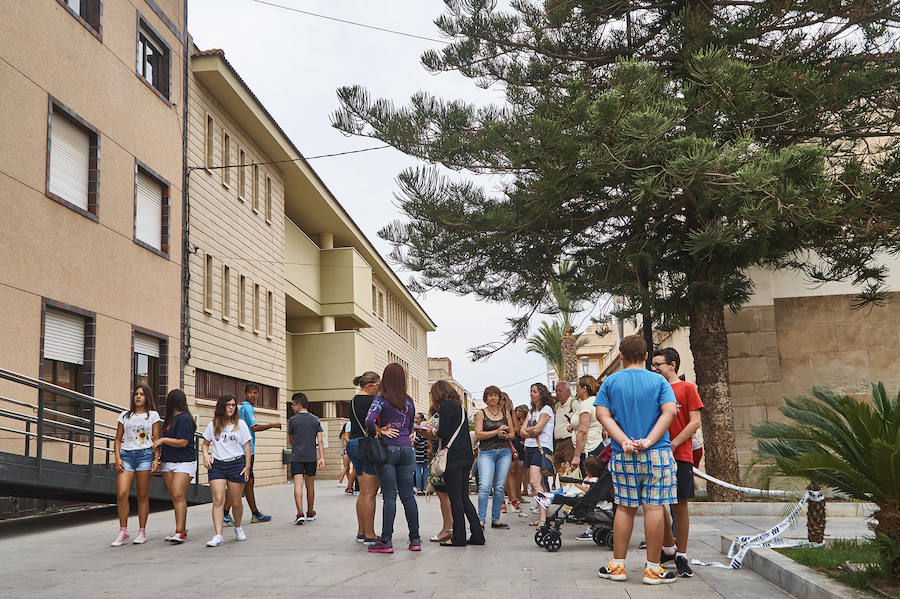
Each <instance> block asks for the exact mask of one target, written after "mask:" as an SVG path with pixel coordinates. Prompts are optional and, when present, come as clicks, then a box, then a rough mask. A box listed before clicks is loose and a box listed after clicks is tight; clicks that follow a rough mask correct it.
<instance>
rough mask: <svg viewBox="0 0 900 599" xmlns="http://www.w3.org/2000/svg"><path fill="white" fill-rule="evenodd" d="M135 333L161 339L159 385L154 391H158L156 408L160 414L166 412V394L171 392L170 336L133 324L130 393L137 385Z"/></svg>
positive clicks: (158, 364)
mask: <svg viewBox="0 0 900 599" xmlns="http://www.w3.org/2000/svg"><path fill="white" fill-rule="evenodd" d="M135 334H140V335H145V336H147V337H153V338H154V339H156V340H157V341H159V361H158V363H157V368H159V374H158V376H157V385H156V389H153V392H154V393H156V409H157V410H158V411H159V412H160V415H162V414H163V413H164V410H165V405H166V395H167V394H168V392H169V390H168V389H169V336H168V335H164V334H162V333H160V332H158V331H154V330H152V329H147V328H144V327H140V326H137V325H131V387H132V388H131V389H130V390H129V394H130V393H131V392H132V391H134V386H135V380H134V379H135V376H136V366H137V364H135V355H136V354H135V353H134V336H135Z"/></svg>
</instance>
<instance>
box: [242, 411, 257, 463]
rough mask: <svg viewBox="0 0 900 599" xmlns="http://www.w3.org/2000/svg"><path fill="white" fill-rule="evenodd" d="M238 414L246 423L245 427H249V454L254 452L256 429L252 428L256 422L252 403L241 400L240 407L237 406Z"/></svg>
mask: <svg viewBox="0 0 900 599" xmlns="http://www.w3.org/2000/svg"><path fill="white" fill-rule="evenodd" d="M238 415H240V417H241V420H243V421H244V422H245V423H247V428H249V429H250V455H253V454H255V453H256V431H255V430H253V427H254V426H256V425H257V424H258V423H257V422H256V412H254V411H253V404H252V403H250V402H249V401H243V402H241V407H240V408H238Z"/></svg>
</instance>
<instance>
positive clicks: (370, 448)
mask: <svg viewBox="0 0 900 599" xmlns="http://www.w3.org/2000/svg"><path fill="white" fill-rule="evenodd" d="M350 413H351V414H353V418H354V420H356V425H357V426H358V427H359V428H361V429H362V432H363V435H365V436H364V437H360V439H359V459H360V461H361V462H362V463H363V464H368V465H369V466H380V465H382V464H384V463H385V462H386V461H387V446H386V445H385V444H384V440H383V439H382V438H381V437H371V436H369V431H368V429H367V428H366V427H364V426H363V425H362V424H360V422H359V416H357V415H356V410H355V409H354V408H353V400H350Z"/></svg>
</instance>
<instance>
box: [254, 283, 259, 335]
mask: <svg viewBox="0 0 900 599" xmlns="http://www.w3.org/2000/svg"><path fill="white" fill-rule="evenodd" d="M253 332H254V333H258V332H259V284H258V283H254V284H253Z"/></svg>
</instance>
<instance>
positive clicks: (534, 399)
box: [519, 383, 554, 526]
mask: <svg viewBox="0 0 900 599" xmlns="http://www.w3.org/2000/svg"><path fill="white" fill-rule="evenodd" d="M552 406H553V397H552V396H551V395H550V390H549V389H547V386H546V385H544V384H542V383H535V384H533V385H532V386H531V411H530V412H528V418H527V420H526V421H525V422H523V423H522V428H521V429H520V430H519V434H520V436H521V437H522V438H523V439H525V465H526V466H527V467H528V473H529V478H530V479H531V490H532V493H534V494H537V493H540V492H542V491H543V492H546V491H547V489H545V488H544V475H543V474H541V466H542V464H543V463H544V458H545V457H547V458H549V459H550V461H551V462H552V461H553V416H554V415H553V407H552ZM546 520H547V508H545V507H543V506H540V519H539V520H535V521H534V522H532V523H531V526H543V525H544V522H545V521H546Z"/></svg>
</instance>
